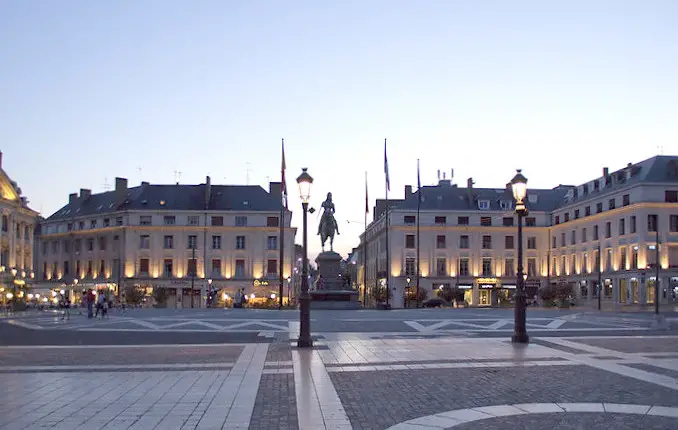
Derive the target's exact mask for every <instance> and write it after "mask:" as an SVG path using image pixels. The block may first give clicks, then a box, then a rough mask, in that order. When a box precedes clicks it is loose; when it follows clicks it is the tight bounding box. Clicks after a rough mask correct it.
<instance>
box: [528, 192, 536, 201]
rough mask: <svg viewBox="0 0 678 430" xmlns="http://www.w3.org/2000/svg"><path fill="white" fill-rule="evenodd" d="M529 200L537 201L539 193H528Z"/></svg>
mask: <svg viewBox="0 0 678 430" xmlns="http://www.w3.org/2000/svg"><path fill="white" fill-rule="evenodd" d="M527 201H528V202H530V203H537V195H536V194H528V196H527Z"/></svg>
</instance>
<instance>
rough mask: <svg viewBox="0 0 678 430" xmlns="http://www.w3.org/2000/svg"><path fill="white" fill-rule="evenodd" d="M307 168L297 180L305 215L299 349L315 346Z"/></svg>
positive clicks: (309, 177)
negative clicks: (310, 275)
mask: <svg viewBox="0 0 678 430" xmlns="http://www.w3.org/2000/svg"><path fill="white" fill-rule="evenodd" d="M307 170H308V169H307V168H305V167H304V168H303V169H301V175H299V177H298V178H297V184H298V185H299V197H301V207H302V209H303V210H302V213H303V242H302V244H303V245H302V247H303V250H304V251H303V252H304V254H303V257H302V263H301V294H300V295H299V304H300V306H299V339H298V340H297V347H298V348H310V347H312V346H313V341H312V340H311V310H310V304H311V296H310V295H309V294H308V228H307V218H308V200H309V198H310V197H311V185H312V184H313V178H312V177H311V175H309V174H308V172H307Z"/></svg>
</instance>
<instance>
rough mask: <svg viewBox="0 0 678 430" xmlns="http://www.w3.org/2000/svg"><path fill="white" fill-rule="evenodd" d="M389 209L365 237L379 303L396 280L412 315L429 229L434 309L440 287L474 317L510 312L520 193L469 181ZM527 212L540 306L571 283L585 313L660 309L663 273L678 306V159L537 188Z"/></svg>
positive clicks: (427, 264) (531, 275) (526, 233)
mask: <svg viewBox="0 0 678 430" xmlns="http://www.w3.org/2000/svg"><path fill="white" fill-rule="evenodd" d="M419 198H421V202H420V203H418V200H419ZM388 204H389V210H388V211H386V203H385V202H383V201H377V205H376V209H375V217H374V220H373V221H372V223H371V224H370V225H369V226H368V228H367V230H366V231H365V232H364V233H363V234H362V235H361V245H360V248H359V250H360V252H361V253H362V252H365V250H366V252H367V264H366V269H367V289H368V291H373V290H375V289H376V288H377V287H378V286H380V285H385V284H386V275H387V270H388V268H390V278H389V284H390V287H391V288H390V289H391V300H392V304H393V305H394V306H395V307H402V306H403V305H404V303H405V293H406V292H407V291H408V290H409V291H411V290H412V289H413V288H416V278H417V223H418V224H419V228H418V230H419V234H418V236H419V241H420V243H419V247H418V254H419V266H420V283H419V287H420V289H423V290H424V291H426V294H427V297H428V298H432V297H434V296H435V295H436V290H437V289H439V288H441V287H444V286H456V287H458V288H460V289H463V290H465V301H466V302H468V304H469V305H471V306H497V305H502V304H510V303H511V296H512V292H513V290H515V288H516V272H517V243H516V236H517V227H516V225H517V224H516V223H517V218H516V216H515V214H514V201H513V197H512V193H511V190H510V185H508V184H507V186H506V187H504V188H500V189H479V188H474V187H473V180H472V179H469V180H468V182H467V186H466V188H462V187H458V186H456V185H453V184H452V182H451V180H441V181H440V182H439V184H438V185H437V186H431V187H429V186H426V187H422V188H421V189H420V190H417V192H414V193H413V192H412V188H411V187H410V186H407V187H405V198H404V199H403V200H396V201H393V200H391V201H389V202H388ZM418 204H419V208H420V210H419V219H418V220H417V205H418ZM527 207H528V210H529V215H528V216H527V217H526V218H525V219H524V230H523V240H524V243H523V249H524V261H523V264H524V270H525V273H526V274H527V278H526V290H527V294H528V295H529V296H530V297H531V296H532V295H534V294H537V291H538V288H539V287H543V286H545V285H549V284H562V283H565V284H570V285H572V286H573V287H574V291H575V295H576V296H577V298H578V299H579V300H582V301H586V300H597V299H598V291H599V290H600V291H601V301H604V302H606V303H607V302H610V303H617V304H648V303H653V302H654V300H655V298H654V282H655V280H656V269H657V264H659V269H660V275H659V279H660V287H661V292H660V294H661V297H660V301H661V302H664V303H668V302H672V301H673V297H674V291H678V157H669V156H658V157H653V158H651V159H648V160H645V161H642V162H640V163H637V164H629V165H627V166H625V167H624V168H622V169H620V170H618V171H615V172H612V173H610V172H609V170H608V169H607V168H605V169H604V170H603V175H602V176H601V177H598V178H596V179H594V180H592V181H589V182H587V183H586V184H582V185H579V186H562V185H559V186H557V187H555V188H553V189H546V190H533V189H529V188H528V197H527ZM387 212H388V216H389V223H388V224H389V229H388V235H389V236H388V243H389V253H390V264H388V263H387V261H386V231H385V227H386V214H387ZM657 244H659V246H657ZM364 257H365V255H362V254H361V256H359V257H358V258H356V262H357V264H362V265H365V263H364ZM657 262H658V263H657ZM361 270H364V268H363V269H361ZM360 282H361V283H363V281H362V277H361V279H360ZM408 287H409V288H408Z"/></svg>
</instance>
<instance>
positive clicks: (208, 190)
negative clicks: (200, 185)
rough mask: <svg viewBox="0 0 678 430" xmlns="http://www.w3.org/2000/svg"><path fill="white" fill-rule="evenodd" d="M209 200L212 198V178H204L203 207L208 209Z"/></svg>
mask: <svg viewBox="0 0 678 430" xmlns="http://www.w3.org/2000/svg"><path fill="white" fill-rule="evenodd" d="M210 200H212V178H210V177H209V176H207V177H206V178H205V209H209V207H210Z"/></svg>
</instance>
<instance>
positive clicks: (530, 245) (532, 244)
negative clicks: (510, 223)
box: [527, 236, 537, 249]
mask: <svg viewBox="0 0 678 430" xmlns="http://www.w3.org/2000/svg"><path fill="white" fill-rule="evenodd" d="M527 249H537V238H536V237H534V236H532V237H528V238H527Z"/></svg>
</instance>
